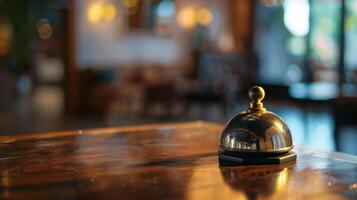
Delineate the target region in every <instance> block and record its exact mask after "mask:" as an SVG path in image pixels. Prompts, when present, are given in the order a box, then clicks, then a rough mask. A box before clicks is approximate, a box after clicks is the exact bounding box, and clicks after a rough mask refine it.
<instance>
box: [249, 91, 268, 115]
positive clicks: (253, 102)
mask: <svg viewBox="0 0 357 200" xmlns="http://www.w3.org/2000/svg"><path fill="white" fill-rule="evenodd" d="M248 95H249V107H248V111H250V112H252V111H259V110H265V108H264V107H263V103H262V102H261V101H262V100H263V99H264V97H265V91H264V89H263V88H262V87H259V86H253V87H251V88H250V89H249V91H248Z"/></svg>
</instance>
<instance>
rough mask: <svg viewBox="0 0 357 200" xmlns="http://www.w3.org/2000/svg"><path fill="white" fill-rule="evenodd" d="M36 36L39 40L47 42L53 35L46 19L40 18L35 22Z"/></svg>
mask: <svg viewBox="0 0 357 200" xmlns="http://www.w3.org/2000/svg"><path fill="white" fill-rule="evenodd" d="M36 26H37V31H38V35H39V36H40V38H41V39H43V40H47V39H49V38H50V37H51V36H52V34H53V28H52V25H51V24H50V22H49V21H48V19H46V18H42V19H39V20H38V21H37V22H36Z"/></svg>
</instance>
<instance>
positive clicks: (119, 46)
mask: <svg viewBox="0 0 357 200" xmlns="http://www.w3.org/2000/svg"><path fill="white" fill-rule="evenodd" d="M75 2H76V3H75V29H76V36H75V37H76V54H77V55H76V62H77V64H78V65H79V66H80V67H81V68H86V67H99V66H100V67H106V66H107V67H112V66H117V65H124V66H135V65H140V64H143V63H145V64H146V65H148V64H152V65H161V66H169V65H175V66H180V65H184V64H187V63H188V62H189V61H188V60H189V53H190V49H189V48H191V43H192V41H191V39H190V37H191V36H192V32H193V30H185V29H183V28H180V26H178V24H177V22H176V20H175V24H174V29H173V32H172V34H170V35H168V36H158V35H155V34H154V33H149V32H145V31H132V30H128V29H127V27H126V24H125V22H126V21H125V20H126V19H125V16H124V15H123V12H122V11H121V10H120V6H119V5H120V1H119V0H117V1H115V0H104V1H100V0H78V1H75ZM93 2H108V3H112V4H113V5H115V6H116V8H117V14H116V16H115V17H114V19H113V20H112V21H106V22H103V23H91V22H89V20H88V19H87V13H86V12H87V9H88V6H89V5H90V4H91V3H93ZM175 4H176V14H177V13H178V12H180V10H181V9H184V8H186V7H192V6H198V7H199V6H204V7H207V8H209V9H210V10H211V11H212V13H213V16H214V17H213V20H212V22H211V24H210V25H209V26H208V27H207V28H208V32H209V36H210V40H211V41H212V42H213V43H214V42H216V41H217V38H218V37H220V36H221V35H223V34H226V32H227V31H230V30H229V28H228V27H229V22H228V20H227V18H228V16H226V15H227V12H226V9H227V8H226V1H214V0H205V1H203V0H200V1H198V0H197V1H189V0H180V1H175Z"/></svg>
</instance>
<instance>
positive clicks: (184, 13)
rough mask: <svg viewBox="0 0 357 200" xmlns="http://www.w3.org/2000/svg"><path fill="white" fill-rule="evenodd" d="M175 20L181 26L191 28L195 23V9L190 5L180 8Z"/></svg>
mask: <svg viewBox="0 0 357 200" xmlns="http://www.w3.org/2000/svg"><path fill="white" fill-rule="evenodd" d="M177 21H178V23H179V24H180V26H181V27H183V28H186V29H189V28H193V27H194V26H196V24H197V21H196V13H195V9H194V8H192V7H186V8H184V9H182V10H180V11H179V13H178V15H177Z"/></svg>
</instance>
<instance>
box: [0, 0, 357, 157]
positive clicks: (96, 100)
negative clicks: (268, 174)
mask: <svg viewBox="0 0 357 200" xmlns="http://www.w3.org/2000/svg"><path fill="white" fill-rule="evenodd" d="M356 52H357V0H16V1H13V0H0V135H13V134H24V133H40V132H46V131H59V130H69V129H85V128H94V127H107V126H118V125H133V124H143V123H163V122H181V121H192V120H207V121H211V122H218V123H225V122H226V121H227V120H228V119H229V118H230V117H232V116H233V115H234V114H235V113H237V112H239V111H241V110H243V109H245V108H246V104H247V91H248V89H249V87H251V86H253V85H255V84H258V85H261V86H263V87H264V88H265V90H266V93H267V97H266V99H265V101H264V103H265V107H266V108H268V109H269V110H271V111H273V112H276V113H277V114H279V115H281V116H282V117H283V118H284V119H285V121H286V122H287V124H288V125H289V127H290V129H291V131H292V134H293V139H294V143H295V144H297V145H299V144H304V145H306V146H310V147H313V148H316V149H320V150H337V151H343V152H347V153H352V154H357V55H356Z"/></svg>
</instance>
